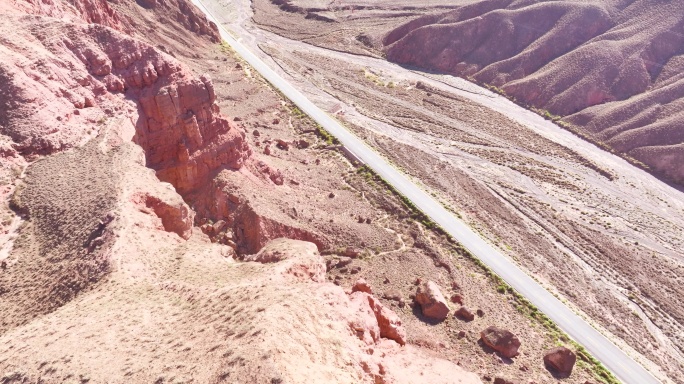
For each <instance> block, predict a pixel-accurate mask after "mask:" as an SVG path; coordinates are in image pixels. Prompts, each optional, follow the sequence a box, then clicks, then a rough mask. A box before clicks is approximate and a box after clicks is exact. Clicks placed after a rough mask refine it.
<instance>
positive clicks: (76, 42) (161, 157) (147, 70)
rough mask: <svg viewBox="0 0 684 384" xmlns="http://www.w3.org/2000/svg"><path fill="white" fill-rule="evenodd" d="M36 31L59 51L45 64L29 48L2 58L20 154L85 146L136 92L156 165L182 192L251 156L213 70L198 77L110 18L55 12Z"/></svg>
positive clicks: (0, 102)
mask: <svg viewBox="0 0 684 384" xmlns="http://www.w3.org/2000/svg"><path fill="white" fill-rule="evenodd" d="M38 23H39V21H37V20H35V21H33V24H34V25H38ZM29 24H31V22H30V21H29ZM29 31H30V34H31V35H32V38H34V39H36V40H38V41H39V42H40V43H41V44H42V45H43V47H44V48H45V49H46V50H47V51H48V52H49V55H50V56H49V57H48V58H47V59H46V61H45V64H44V65H40V64H38V63H32V62H31V61H30V60H26V59H25V56H24V55H26V54H25V53H23V52H22V51H19V50H17V51H12V50H10V51H9V52H7V53H6V55H5V60H3V61H2V62H1V63H0V80H2V81H3V83H4V84H6V86H5V87H3V91H1V92H0V133H2V134H5V135H7V136H9V137H10V138H11V139H12V141H13V142H14V145H13V148H14V149H15V150H16V151H18V152H19V153H21V154H24V155H25V156H35V155H40V154H49V153H53V152H55V151H58V150H63V149H66V148H70V147H74V146H77V145H79V144H80V143H82V142H83V141H84V140H86V139H87V138H88V136H89V135H88V131H90V130H92V129H93V128H97V127H98V126H102V125H103V124H105V123H106V122H107V120H108V119H110V118H112V117H114V115H115V114H116V112H115V111H116V110H121V109H122V105H123V104H124V102H125V100H133V101H136V105H135V108H134V109H132V110H131V109H129V111H128V112H130V113H129V116H130V118H132V119H133V121H134V124H135V126H136V130H137V132H136V135H135V138H134V140H135V141H136V142H137V143H138V144H139V145H140V146H142V147H143V149H144V150H145V155H146V158H147V165H148V166H149V167H151V168H153V169H155V170H156V171H157V176H158V177H159V178H160V179H161V180H163V181H167V182H169V183H171V184H173V185H174V187H175V188H176V189H177V190H178V191H179V192H180V193H181V194H186V193H188V192H190V191H192V190H193V189H195V188H196V187H197V186H198V185H201V184H206V183H207V182H208V181H209V180H208V178H209V176H210V174H211V173H212V172H214V171H216V170H217V169H223V168H230V169H239V168H240V167H241V166H242V164H243V162H244V160H245V158H246V157H248V156H249V153H250V152H249V149H248V147H247V145H246V143H245V142H244V140H243V139H244V132H243V131H242V130H240V129H238V128H237V127H235V126H233V125H232V123H230V122H229V121H228V120H227V119H226V118H225V117H224V116H222V115H221V114H220V111H219V108H218V106H217V105H216V103H215V101H216V95H215V93H214V88H213V84H212V82H211V80H210V79H209V77H208V76H206V75H204V76H201V77H200V78H195V77H193V76H192V74H191V73H190V72H189V71H188V70H187V69H185V68H184V66H183V65H182V64H180V63H179V62H178V61H177V60H175V59H174V58H173V57H171V56H168V55H166V54H164V53H162V52H160V51H158V50H157V49H155V48H153V47H151V46H149V45H147V44H144V43H142V42H140V41H137V40H134V39H132V38H129V37H127V36H125V35H123V34H121V33H118V32H116V31H114V30H112V29H109V28H107V27H104V26H101V25H97V24H94V25H78V24H64V23H61V22H56V21H54V22H52V24H51V26H50V27H48V28H46V27H43V28H31V27H29ZM55 36H57V37H55ZM10 46H11V45H10ZM11 63H29V64H20V66H16V65H13V64H11ZM22 66H23V67H22Z"/></svg>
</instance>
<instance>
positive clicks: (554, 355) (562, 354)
mask: <svg viewBox="0 0 684 384" xmlns="http://www.w3.org/2000/svg"><path fill="white" fill-rule="evenodd" d="M576 361H577V356H576V355H575V353H574V352H573V351H571V350H570V349H568V348H566V347H556V348H553V349H551V350H549V351H547V352H546V353H545V354H544V365H545V366H546V367H547V368H548V369H549V370H552V371H554V372H556V373H558V374H560V375H563V376H569V375H570V373H572V368H573V367H574V366H575V362H576Z"/></svg>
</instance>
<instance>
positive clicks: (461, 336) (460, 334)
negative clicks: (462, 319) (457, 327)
mask: <svg viewBox="0 0 684 384" xmlns="http://www.w3.org/2000/svg"><path fill="white" fill-rule="evenodd" d="M465 335H466V333H465V331H458V338H459V339H462V338H464V337H465Z"/></svg>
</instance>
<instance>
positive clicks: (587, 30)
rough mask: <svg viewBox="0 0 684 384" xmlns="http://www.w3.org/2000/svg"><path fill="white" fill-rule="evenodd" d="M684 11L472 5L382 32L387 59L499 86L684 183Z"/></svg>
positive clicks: (590, 4) (632, 4)
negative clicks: (683, 78) (683, 101)
mask: <svg viewBox="0 0 684 384" xmlns="http://www.w3.org/2000/svg"><path fill="white" fill-rule="evenodd" d="M683 26H684V8H682V6H681V4H680V3H678V2H673V1H659V0H637V1H621V0H596V1H582V2H576V1H575V2H573V1H540V2H529V1H513V0H491V1H477V2H472V4H468V5H466V6H463V7H460V8H458V9H455V10H453V11H449V12H446V13H443V14H439V15H430V16H424V17H421V18H418V19H415V20H411V21H410V22H408V23H406V24H404V25H402V26H400V27H398V28H396V29H394V30H392V31H390V32H389V33H388V34H387V35H386V36H385V37H384V40H383V45H384V46H385V51H386V52H387V58H388V60H391V61H394V62H397V63H402V64H405V65H411V66H417V67H422V68H428V69H432V70H437V71H441V72H446V73H450V74H455V75H459V76H464V77H471V78H473V79H474V80H476V81H477V82H480V83H485V84H490V85H493V86H496V87H499V88H501V89H502V90H503V91H504V92H505V93H506V94H508V95H510V96H512V97H514V98H515V99H516V100H517V101H518V102H519V103H522V104H523V105H530V106H533V107H536V108H539V109H542V110H545V111H548V112H550V113H551V114H553V115H559V116H562V118H563V120H564V121H566V122H569V123H571V124H573V125H575V126H577V127H578V128H579V130H580V132H581V133H582V134H584V135H586V136H587V137H589V138H590V139H591V140H594V141H597V142H603V143H606V144H607V145H608V146H610V147H611V148H613V149H614V150H615V151H617V152H619V153H624V154H626V155H628V156H629V157H632V158H634V159H637V160H639V161H641V162H643V163H645V164H647V165H648V166H649V167H651V168H652V169H653V170H654V171H656V173H658V174H661V175H665V176H666V177H667V178H670V179H672V180H674V181H676V182H678V183H682V182H684V166H682V164H684V133H683V132H684V130H683V129H682V124H681V120H682V117H684V115H682V113H684V112H683V111H684V108H682V101H681V100H682V98H683V97H684V87H683V86H682V84H684V83H682V81H683V80H682V72H683V70H684V66H683V65H684V64H683V63H684V59H683V57H684V56H683V55H684V30H683V29H682V28H683Z"/></svg>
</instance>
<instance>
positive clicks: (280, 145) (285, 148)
mask: <svg viewBox="0 0 684 384" xmlns="http://www.w3.org/2000/svg"><path fill="white" fill-rule="evenodd" d="M276 147H278V149H282V150H283V151H288V150H289V149H290V143H288V142H287V141H285V140H282V139H277V140H276Z"/></svg>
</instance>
